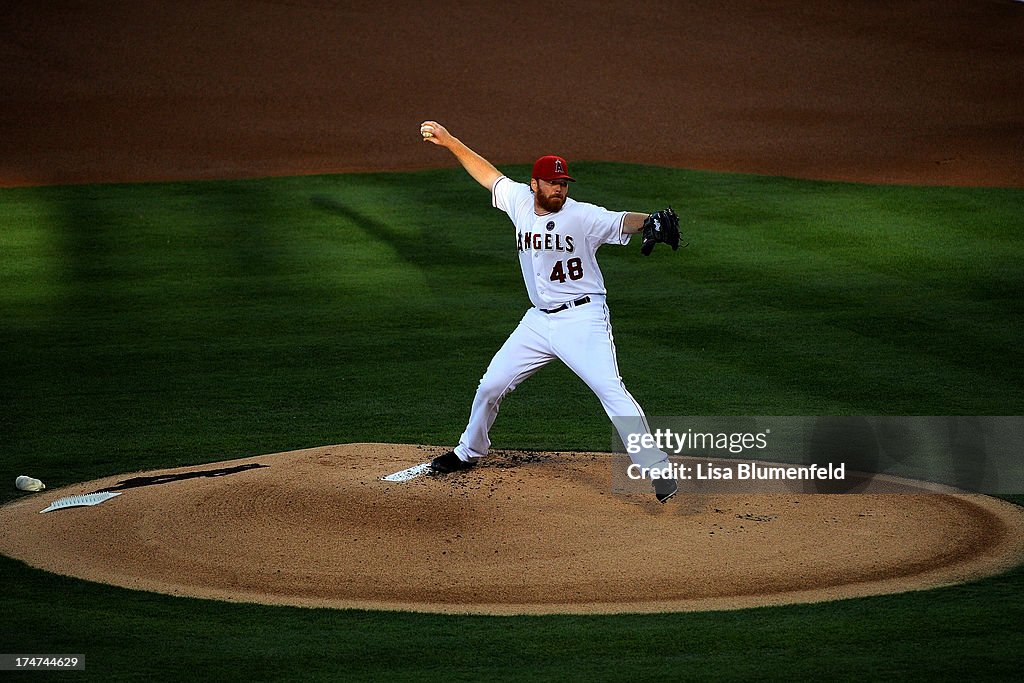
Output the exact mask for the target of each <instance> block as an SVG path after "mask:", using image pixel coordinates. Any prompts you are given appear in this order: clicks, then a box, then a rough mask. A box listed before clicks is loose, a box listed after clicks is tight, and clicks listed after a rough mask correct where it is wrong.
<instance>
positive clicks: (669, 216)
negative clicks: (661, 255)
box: [640, 206, 679, 256]
mask: <svg viewBox="0 0 1024 683" xmlns="http://www.w3.org/2000/svg"><path fill="white" fill-rule="evenodd" d="M641 234H642V235H643V238H644V240H643V242H642V243H641V244H640V253H641V254H643V255H644V256H650V254H651V252H652V251H654V245H655V244H657V243H658V242H664V243H665V244H667V245H669V246H670V247H672V251H675V250H676V249H678V248H679V216H677V215H676V212H675V211H673V210H672V207H671V206H670V207H668V208H667V209H662V210H661V211H655V212H654V213H652V214H651V215H650V216H648V217H647V220H645V221H644V225H643V228H641Z"/></svg>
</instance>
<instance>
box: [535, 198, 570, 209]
mask: <svg viewBox="0 0 1024 683" xmlns="http://www.w3.org/2000/svg"><path fill="white" fill-rule="evenodd" d="M537 204H539V205H540V208H542V209H544V210H545V211H547V212H548V213H558V212H559V211H561V210H562V207H563V206H565V198H564V197H546V196H544V195H542V194H538V195H537Z"/></svg>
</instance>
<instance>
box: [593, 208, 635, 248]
mask: <svg viewBox="0 0 1024 683" xmlns="http://www.w3.org/2000/svg"><path fill="white" fill-rule="evenodd" d="M627 213H628V212H627V211H609V210H608V209H605V208H604V207H601V206H593V205H591V206H589V207H588V211H587V223H588V228H587V233H588V234H589V235H590V236H591V239H592V240H593V242H594V243H595V244H596V245H598V246H600V245H602V244H629V238H630V237H632V235H626V234H623V233H622V224H623V222H624V221H625V220H626V214H627Z"/></svg>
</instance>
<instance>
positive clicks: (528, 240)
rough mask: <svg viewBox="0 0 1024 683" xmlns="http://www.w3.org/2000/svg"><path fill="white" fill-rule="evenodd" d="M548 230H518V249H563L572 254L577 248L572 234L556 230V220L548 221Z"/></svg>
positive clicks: (521, 250)
mask: <svg viewBox="0 0 1024 683" xmlns="http://www.w3.org/2000/svg"><path fill="white" fill-rule="evenodd" d="M545 227H546V230H547V231H546V232H523V231H522V230H520V231H517V232H516V249H518V250H519V251H520V252H523V251H563V252H565V253H566V254H571V253H573V252H574V251H575V250H576V240H575V239H574V238H573V236H572V235H562V234H560V233H557V232H554V229H555V223H554V221H548V224H547V226H545Z"/></svg>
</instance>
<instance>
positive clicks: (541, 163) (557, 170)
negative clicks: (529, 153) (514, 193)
mask: <svg viewBox="0 0 1024 683" xmlns="http://www.w3.org/2000/svg"><path fill="white" fill-rule="evenodd" d="M532 177H534V178H537V179H539V180H546V181H548V182H551V181H552V180H571V181H572V182H576V179H575V178H573V177H572V176H571V175H569V162H568V161H566V160H565V159H563V158H562V157H560V156H555V155H554V154H548V155H547V156H543V157H541V158H540V159H537V163H535V164H534V165H533V176H532Z"/></svg>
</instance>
